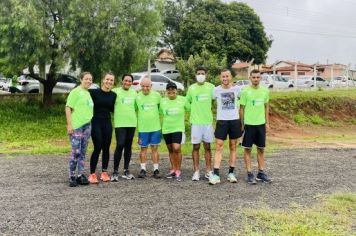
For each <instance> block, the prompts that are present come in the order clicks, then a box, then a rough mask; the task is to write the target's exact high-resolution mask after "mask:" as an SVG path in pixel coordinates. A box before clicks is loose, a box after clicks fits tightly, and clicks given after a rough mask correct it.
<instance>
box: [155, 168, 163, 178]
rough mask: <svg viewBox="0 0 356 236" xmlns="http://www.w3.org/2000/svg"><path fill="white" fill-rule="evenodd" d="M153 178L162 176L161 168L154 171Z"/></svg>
mask: <svg viewBox="0 0 356 236" xmlns="http://www.w3.org/2000/svg"><path fill="white" fill-rule="evenodd" d="M153 178H155V179H159V178H161V176H160V175H159V170H158V169H156V170H154V171H153Z"/></svg>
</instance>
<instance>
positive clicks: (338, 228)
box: [236, 193, 356, 236]
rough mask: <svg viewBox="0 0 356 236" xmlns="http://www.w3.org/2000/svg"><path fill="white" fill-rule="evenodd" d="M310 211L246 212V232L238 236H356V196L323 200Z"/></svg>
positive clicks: (295, 209) (272, 210)
mask: <svg viewBox="0 0 356 236" xmlns="http://www.w3.org/2000/svg"><path fill="white" fill-rule="evenodd" d="M320 198H321V199H319V200H320V201H319V203H318V204H316V205H314V206H311V207H302V206H299V205H292V206H291V207H290V208H289V209H282V210H276V209H270V208H262V209H259V210H255V209H254V210H251V209H249V210H245V211H244V214H245V216H246V221H245V229H244V230H243V232H239V233H236V235H252V236H257V235H271V236H272V235H282V236H284V235H286V236H287V235H295V236H299V235H300V236H302V235H308V236H319V235H324V236H327V235H330V236H331V235H355V231H353V230H354V227H355V226H356V225H355V222H356V194H355V193H336V194H333V195H331V196H327V197H325V196H321V197H320Z"/></svg>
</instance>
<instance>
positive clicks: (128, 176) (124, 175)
mask: <svg viewBox="0 0 356 236" xmlns="http://www.w3.org/2000/svg"><path fill="white" fill-rule="evenodd" d="M121 177H122V178H124V179H134V178H135V177H134V176H133V174H131V173H130V171H129V170H125V171H124V174H123V175H122V176H121Z"/></svg>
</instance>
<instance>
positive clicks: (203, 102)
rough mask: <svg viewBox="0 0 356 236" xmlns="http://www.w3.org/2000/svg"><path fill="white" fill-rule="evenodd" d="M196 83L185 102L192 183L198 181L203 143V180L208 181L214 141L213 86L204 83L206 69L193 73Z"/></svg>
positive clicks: (190, 88) (200, 68) (190, 89)
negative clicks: (191, 158)
mask: <svg viewBox="0 0 356 236" xmlns="http://www.w3.org/2000/svg"><path fill="white" fill-rule="evenodd" d="M195 74H196V80H197V82H196V83H194V84H192V85H191V86H190V87H189V88H188V92H187V96H186V98H187V101H188V102H189V103H190V105H191V111H190V119H189V121H190V123H191V143H192V144H193V151H192V157H193V169H194V174H193V177H192V180H193V181H198V180H199V179H200V173H199V150H200V143H201V142H203V146H204V156H205V167H206V173H205V178H207V179H209V177H210V175H212V171H211V149H210V144H211V143H212V142H213V141H214V128H213V125H212V123H213V114H212V109H211V103H212V99H213V92H214V88H215V86H214V85H213V84H211V83H208V82H206V81H205V78H206V69H205V68H204V67H198V68H197V69H196V71H195Z"/></svg>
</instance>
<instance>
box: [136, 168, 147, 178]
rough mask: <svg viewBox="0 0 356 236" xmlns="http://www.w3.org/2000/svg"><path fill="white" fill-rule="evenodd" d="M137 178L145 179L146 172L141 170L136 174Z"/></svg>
mask: <svg viewBox="0 0 356 236" xmlns="http://www.w3.org/2000/svg"><path fill="white" fill-rule="evenodd" d="M138 177H139V178H142V179H144V178H146V171H145V170H144V169H141V171H140V173H139V174H138Z"/></svg>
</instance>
